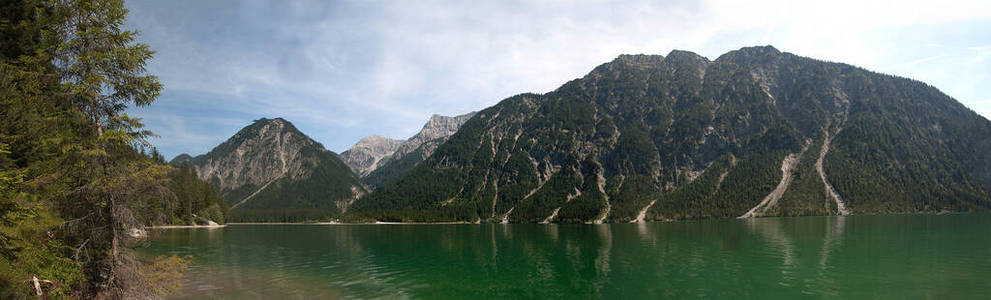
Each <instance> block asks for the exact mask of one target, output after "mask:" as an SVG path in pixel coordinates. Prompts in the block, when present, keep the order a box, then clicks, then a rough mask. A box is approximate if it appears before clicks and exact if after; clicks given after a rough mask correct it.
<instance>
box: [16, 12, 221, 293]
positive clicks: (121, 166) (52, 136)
mask: <svg viewBox="0 0 991 300" xmlns="http://www.w3.org/2000/svg"><path fill="white" fill-rule="evenodd" d="M126 12H127V11H126V9H125V8H124V6H123V2H122V1H113V0H106V1H85V0H60V1H55V0H52V1H35V0H20V1H5V2H3V4H0V29H2V30H0V41H2V43H0V298H4V299H10V298H14V299H17V298H28V297H35V296H33V293H34V290H33V287H31V286H30V285H28V284H27V280H28V279H30V278H32V277H38V279H39V280H40V281H41V282H42V283H43V286H42V290H43V292H44V293H45V297H48V298H69V297H73V298H124V297H143V296H145V295H147V292H148V290H147V289H145V288H146V287H148V286H149V280H148V278H146V277H145V276H144V275H145V274H142V273H141V272H140V271H139V269H140V268H141V264H140V262H139V261H137V260H136V259H135V258H134V256H133V255H131V253H130V251H129V247H130V246H131V245H133V244H134V243H133V242H134V238H133V237H130V236H129V235H128V234H127V233H128V231H129V230H130V229H133V228H137V227H141V226H143V225H147V224H161V223H164V222H166V221H167V219H168V216H167V214H168V213H169V212H171V211H169V210H168V208H170V207H174V206H175V204H176V203H178V201H177V197H176V193H173V192H172V191H171V190H169V188H168V187H167V186H166V185H167V183H168V175H169V172H170V170H171V169H172V168H171V167H169V166H165V165H163V164H162V161H163V159H162V158H161V155H160V154H157V150H154V149H153V148H152V157H149V156H147V155H146V154H144V153H143V150H139V149H144V148H145V147H147V146H149V145H148V144H147V142H146V141H145V140H144V138H145V137H148V136H150V135H151V133H150V132H148V131H145V130H142V127H143V125H142V124H141V122H140V120H139V119H136V118H131V117H129V116H127V115H126V114H124V113H123V112H124V111H125V110H126V108H127V107H128V106H131V105H138V106H142V105H148V104H150V103H151V102H152V101H153V100H154V98H155V97H156V96H157V95H158V92H159V90H160V89H161V85H160V84H159V83H158V81H157V79H155V77H154V76H151V75H147V74H145V64H146V62H147V60H148V59H149V58H150V57H151V55H152V52H151V51H150V50H149V49H148V47H147V46H146V45H143V44H140V43H136V42H135V41H134V37H135V35H136V33H135V32H133V31H127V30H123V29H122V27H123V23H124V18H125V15H126ZM217 210H218V209H213V210H212V211H211V213H215V212H216V211H217Z"/></svg>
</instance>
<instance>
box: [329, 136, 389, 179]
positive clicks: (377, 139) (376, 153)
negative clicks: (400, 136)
mask: <svg viewBox="0 0 991 300" xmlns="http://www.w3.org/2000/svg"><path fill="white" fill-rule="evenodd" d="M403 142H404V141H400V140H394V139H390V138H384V137H381V136H377V135H370V136H367V137H364V138H362V139H361V140H359V141H358V142H357V143H355V144H354V146H352V147H351V148H350V149H348V150H347V151H344V152H341V159H342V160H344V163H346V164H347V165H348V166H349V167H351V170H352V171H354V173H355V174H358V176H359V177H363V176H365V175H368V173H371V172H372V171H375V169H378V168H379V167H380V166H381V165H382V164H383V159H384V158H388V157H390V156H392V154H393V153H395V152H396V149H399V146H400V145H402V144H403ZM386 161H387V160H386Z"/></svg>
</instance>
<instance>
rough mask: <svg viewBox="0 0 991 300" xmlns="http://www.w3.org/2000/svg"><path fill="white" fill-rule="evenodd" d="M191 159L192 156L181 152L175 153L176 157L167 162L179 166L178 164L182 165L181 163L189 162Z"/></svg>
mask: <svg viewBox="0 0 991 300" xmlns="http://www.w3.org/2000/svg"><path fill="white" fill-rule="evenodd" d="M191 161H193V156H191V155H189V154H186V153H182V154H179V155H176V157H175V158H173V159H172V161H170V162H169V163H170V164H173V165H177V166H179V165H182V164H187V163H190V162H191Z"/></svg>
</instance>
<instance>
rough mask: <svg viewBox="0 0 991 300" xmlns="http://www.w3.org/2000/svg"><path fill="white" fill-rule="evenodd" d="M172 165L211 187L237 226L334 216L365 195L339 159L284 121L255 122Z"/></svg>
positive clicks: (266, 120)
mask: <svg viewBox="0 0 991 300" xmlns="http://www.w3.org/2000/svg"><path fill="white" fill-rule="evenodd" d="M172 163H173V164H180V165H181V164H188V165H189V166H191V167H192V168H193V169H194V170H195V172H196V174H197V175H198V176H199V178H201V179H203V180H206V181H208V182H210V183H211V184H213V185H214V186H215V187H216V188H217V190H218V191H220V193H221V195H222V196H223V197H224V198H225V199H226V200H227V203H228V204H229V206H230V209H231V213H230V214H231V218H232V219H233V220H235V221H268V220H277V221H289V220H286V219H285V218H289V217H287V216H291V218H320V217H326V216H329V215H336V214H339V213H342V212H345V211H347V209H348V207H349V205H351V203H353V202H354V201H355V200H357V199H358V198H359V197H361V196H362V195H364V194H365V193H366V192H367V191H366V190H365V188H364V187H363V186H362V185H361V182H360V181H359V179H358V177H357V176H355V175H354V173H352V172H351V170H350V168H349V167H348V166H347V165H345V164H344V162H343V161H341V159H340V158H339V157H338V156H337V154H335V153H333V152H331V151H328V150H326V149H324V147H323V145H321V144H320V143H317V142H315V141H313V140H312V139H310V138H309V137H307V136H306V135H305V134H303V133H302V132H300V131H299V130H298V129H296V127H295V126H293V125H292V123H289V122H288V121H286V120H284V119H282V118H275V119H265V118H263V119H259V120H256V121H255V122H254V123H252V124H251V125H248V126H247V127H245V128H243V129H241V130H240V131H239V132H238V133H237V134H235V135H234V136H232V137H231V138H230V139H228V140H227V141H225V142H224V143H222V144H220V145H219V146H217V147H216V148H213V150H211V151H210V152H209V153H207V154H204V155H200V156H196V157H190V156H189V155H186V154H183V155H179V156H177V157H176V158H175V159H173V160H172Z"/></svg>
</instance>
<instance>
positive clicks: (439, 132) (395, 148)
mask: <svg viewBox="0 0 991 300" xmlns="http://www.w3.org/2000/svg"><path fill="white" fill-rule="evenodd" d="M474 115H475V112H470V113H467V114H463V115H460V116H455V117H447V116H441V115H433V116H431V117H430V120H429V121H427V123H426V124H424V125H423V128H422V129H420V132H418V133H417V134H416V135H413V136H412V137H410V138H409V139H407V140H405V141H400V140H393V139H389V138H384V137H380V136H377V135H371V136H368V137H365V138H363V139H361V140H360V141H358V143H356V144H355V145H354V146H353V147H351V149H348V151H345V152H344V153H341V159H343V160H344V162H345V163H347V164H348V166H350V167H351V170H354V172H355V173H356V174H358V176H360V177H362V178H364V179H368V180H367V181H366V182H365V183H366V184H367V185H368V186H370V187H372V188H375V187H377V186H379V185H381V184H384V183H385V182H387V181H389V180H391V179H392V178H395V177H397V176H398V175H400V174H402V173H405V171H406V170H408V169H410V168H412V167H414V166H416V165H417V164H418V163H419V162H420V161H423V160H424V159H426V158H427V157H428V156H430V154H432V153H433V152H434V150H435V149H437V146H438V145H440V144H441V143H443V142H444V141H445V140H447V138H448V137H450V136H451V135H453V134H454V133H455V132H458V128H460V127H461V125H462V124H464V123H465V122H467V121H468V119H471V117H472V116H474ZM380 170H381V171H380Z"/></svg>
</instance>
